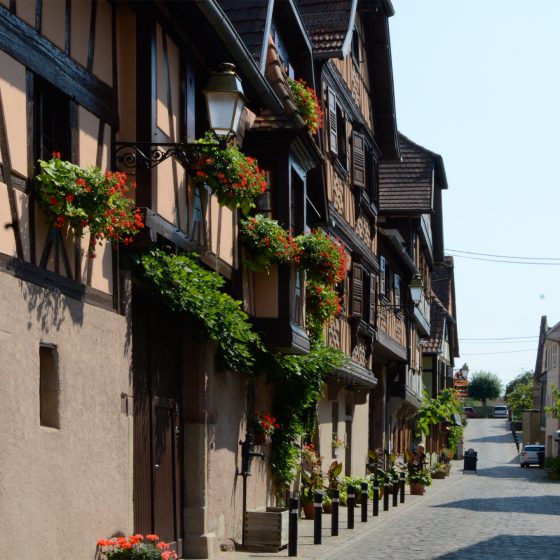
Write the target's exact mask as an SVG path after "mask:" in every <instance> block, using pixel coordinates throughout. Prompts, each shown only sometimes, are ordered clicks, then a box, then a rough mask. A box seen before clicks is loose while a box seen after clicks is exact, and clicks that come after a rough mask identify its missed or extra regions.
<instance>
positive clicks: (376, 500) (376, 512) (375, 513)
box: [373, 479, 379, 517]
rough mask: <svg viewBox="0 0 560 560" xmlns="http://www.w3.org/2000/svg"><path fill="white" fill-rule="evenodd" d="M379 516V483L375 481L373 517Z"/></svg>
mask: <svg viewBox="0 0 560 560" xmlns="http://www.w3.org/2000/svg"><path fill="white" fill-rule="evenodd" d="M378 515H379V481H378V480H377V479H375V480H374V481H373V517H377V516H378Z"/></svg>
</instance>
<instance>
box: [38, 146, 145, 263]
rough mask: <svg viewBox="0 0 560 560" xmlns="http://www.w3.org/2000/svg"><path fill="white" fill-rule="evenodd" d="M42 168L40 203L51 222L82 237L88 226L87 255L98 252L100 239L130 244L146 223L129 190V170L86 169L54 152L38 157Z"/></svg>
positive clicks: (39, 190) (133, 184)
mask: <svg viewBox="0 0 560 560" xmlns="http://www.w3.org/2000/svg"><path fill="white" fill-rule="evenodd" d="M39 166H40V167H41V172H40V173H39V174H38V175H37V176H36V177H35V181H36V188H37V195H38V200H39V204H40V205H41V206H42V208H43V209H44V210H45V212H46V214H47V216H48V218H49V220H50V222H51V225H52V226H53V227H54V228H57V229H59V230H61V229H63V228H65V227H69V228H70V229H72V230H73V232H74V235H77V236H79V237H81V236H82V235H83V234H84V232H85V231H86V229H88V230H89V232H90V234H91V237H90V246H89V250H88V256H90V257H94V256H95V246H96V244H97V243H99V242H100V241H101V240H111V241H113V242H117V243H124V244H125V245H129V244H130V243H132V241H133V237H134V236H135V235H136V234H137V233H138V232H139V231H140V230H141V229H142V228H143V227H144V222H143V220H142V214H141V212H140V210H139V209H138V208H136V205H135V204H134V200H133V199H132V198H130V196H129V193H130V192H131V191H132V190H134V189H135V188H136V183H133V182H132V183H131V182H130V181H129V179H128V177H127V175H126V173H119V172H118V171H117V172H116V173H113V172H112V171H102V170H101V169H99V167H88V168H87V169H83V168H81V167H79V166H78V165H75V164H73V163H70V162H69V161H64V160H61V159H60V154H59V153H58V152H53V157H52V158H51V159H50V160H49V161H43V160H39Z"/></svg>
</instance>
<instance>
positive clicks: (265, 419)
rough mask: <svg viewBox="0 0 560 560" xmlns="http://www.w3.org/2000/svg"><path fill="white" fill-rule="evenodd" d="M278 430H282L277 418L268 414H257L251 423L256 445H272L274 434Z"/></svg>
mask: <svg viewBox="0 0 560 560" xmlns="http://www.w3.org/2000/svg"><path fill="white" fill-rule="evenodd" d="M278 428H280V424H278V422H277V421H276V418H274V416H272V415H271V414H269V413H266V412H260V413H258V414H256V415H255V417H254V418H253V421H252V423H251V431H252V432H253V436H254V442H255V444H257V445H262V444H263V443H266V444H270V443H271V441H272V434H273V433H274V431H275V430H277V429H278Z"/></svg>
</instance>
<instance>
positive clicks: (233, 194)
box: [194, 132, 268, 213]
mask: <svg viewBox="0 0 560 560" xmlns="http://www.w3.org/2000/svg"><path fill="white" fill-rule="evenodd" d="M213 138H214V137H213V135H212V133H210V132H207V133H206V135H205V136H204V138H202V139H201V140H199V141H198V143H199V144H200V146H201V147H200V154H201V155H200V159H199V160H198V162H197V169H196V172H195V175H194V181H195V182H196V183H198V184H206V185H208V186H209V187H210V189H212V192H213V193H214V194H215V195H216V197H217V198H218V202H219V203H220V204H222V205H223V206H227V207H228V208H231V209H235V208H240V209H241V210H242V212H244V213H247V212H249V210H250V209H251V208H254V207H255V200H256V199H257V198H258V197H259V196H260V195H261V194H262V193H264V192H265V191H266V189H267V188H268V184H267V182H266V176H265V172H264V171H262V170H261V169H259V166H258V163H257V160H256V159H254V158H252V157H248V156H246V155H245V154H244V153H242V152H241V151H240V150H239V148H238V147H237V146H235V145H231V146H227V147H226V148H225V149H221V148H220V146H219V145H218V144H215V142H214V140H213Z"/></svg>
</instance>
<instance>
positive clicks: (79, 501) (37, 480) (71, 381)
mask: <svg viewBox="0 0 560 560" xmlns="http://www.w3.org/2000/svg"><path fill="white" fill-rule="evenodd" d="M0 294H1V295H0V378H1V379H2V381H3V386H2V392H1V393H0V425H1V426H2V431H1V435H0V447H1V449H2V453H0V473H2V474H1V477H0V479H1V484H0V502H1V504H2V507H0V550H4V551H6V550H11V549H12V548H13V543H14V539H17V542H18V543H21V544H22V546H24V548H25V556H26V557H28V558H60V559H62V558H68V559H70V558H71V559H72V560H92V559H93V558H94V555H95V548H96V541H97V539H98V538H101V537H107V536H110V535H112V534H114V533H115V532H117V531H122V532H129V531H131V530H132V501H131V487H130V483H131V468H132V462H131V451H132V450H131V441H132V438H131V436H132V420H131V417H129V416H127V414H126V411H125V409H124V405H125V404H126V399H125V400H122V399H121V393H130V391H129V357H128V350H127V346H126V332H127V329H126V320H125V318H124V317H122V316H119V315H117V314H115V313H112V312H110V311H106V310H103V309H100V308H98V307H93V306H91V305H86V304H83V303H80V302H77V301H75V300H72V299H70V298H68V297H65V296H63V295H61V294H55V293H54V292H50V291H48V290H44V289H42V288H39V287H37V286H35V285H34V284H29V283H26V282H24V281H22V280H19V279H17V278H14V277H13V276H11V275H9V274H7V273H4V272H0ZM41 343H48V344H53V345H56V347H57V352H58V360H59V377H60V393H59V403H60V404H59V411H60V429H55V428H48V427H44V426H41V425H40V418H39V369H40V368H39V346H40V344H41ZM123 409H124V411H122V410H123Z"/></svg>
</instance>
